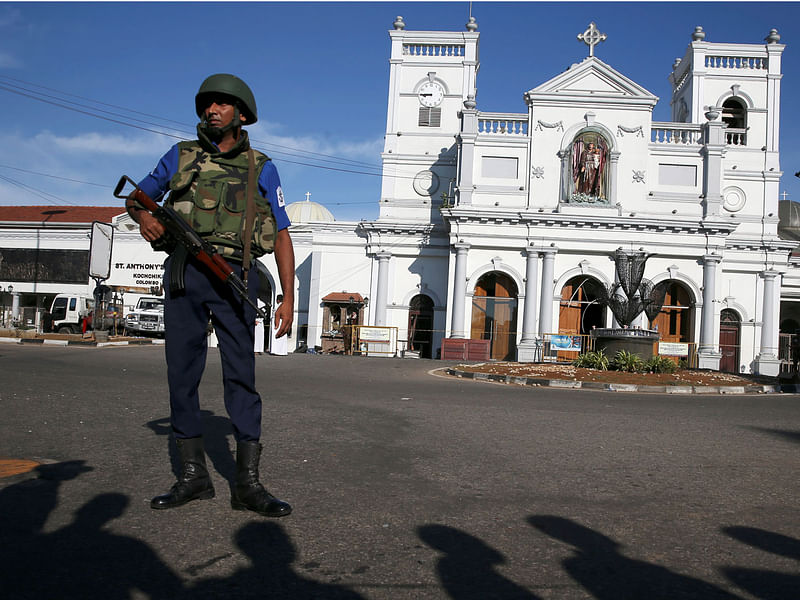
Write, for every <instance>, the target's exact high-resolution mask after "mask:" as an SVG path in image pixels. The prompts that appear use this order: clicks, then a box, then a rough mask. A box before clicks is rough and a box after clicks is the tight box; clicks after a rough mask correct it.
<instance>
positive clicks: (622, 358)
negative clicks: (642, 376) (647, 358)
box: [611, 350, 645, 373]
mask: <svg viewBox="0 0 800 600" xmlns="http://www.w3.org/2000/svg"><path fill="white" fill-rule="evenodd" d="M611 366H612V368H613V369H614V370H615V371H625V372H627V373H641V372H642V371H644V369H645V363H644V361H643V360H642V359H641V357H640V356H639V355H638V354H633V353H631V352H628V351H627V350H620V351H619V352H617V353H616V354H615V355H614V361H613V362H612V363H611Z"/></svg>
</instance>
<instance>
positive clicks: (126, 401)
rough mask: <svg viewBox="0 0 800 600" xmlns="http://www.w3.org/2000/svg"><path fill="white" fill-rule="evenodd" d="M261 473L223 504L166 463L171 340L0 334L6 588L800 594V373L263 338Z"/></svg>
mask: <svg viewBox="0 0 800 600" xmlns="http://www.w3.org/2000/svg"><path fill="white" fill-rule="evenodd" d="M257 361H258V385H259V390H260V391H261V393H262V396H263V397H264V399H265V410H264V436H263V439H262V441H263V442H264V444H265V446H266V448H265V451H264V455H263V458H262V469H261V471H262V480H263V481H264V482H265V483H266V484H267V486H268V487H269V488H270V490H271V491H273V492H274V493H275V494H276V495H277V496H279V497H281V498H284V499H286V500H288V501H289V502H291V503H292V505H293V506H294V513H293V514H292V515H291V516H289V517H287V518H284V519H280V520H270V519H266V518H262V517H259V516H258V515H255V514H252V513H243V512H235V511H232V510H231V508H230V504H229V487H228V486H229V484H228V482H229V481H230V480H231V479H232V477H233V471H234V462H233V458H232V455H231V453H230V451H229V449H230V448H231V447H232V445H233V442H232V437H231V435H230V426H229V423H228V421H227V418H226V415H225V409H224V406H223V403H222V399H221V390H222V388H221V373H220V366H219V356H218V354H217V351H216V350H211V351H210V352H209V360H208V367H207V369H206V373H205V377H204V381H203V384H202V386H201V397H202V399H203V407H204V409H205V410H206V411H207V412H206V425H207V435H206V444H207V452H208V455H209V459H210V465H211V468H212V477H213V479H214V483H215V486H216V489H217V497H216V498H215V499H213V500H209V501H198V502H193V503H191V504H188V505H186V506H184V507H182V508H179V509H174V510H167V511H153V510H151V509H150V507H149V500H150V498H151V497H152V496H154V495H156V494H159V493H162V492H165V491H166V490H167V489H168V488H169V487H170V485H171V484H172V481H173V474H172V469H173V468H174V465H172V464H171V462H170V452H171V451H172V452H173V453H172V456H173V457H174V450H173V448H172V444H171V443H170V438H169V435H168V425H167V416H168V410H167V389H166V382H165V366H164V362H163V349H162V348H161V347H158V346H140V347H133V346H132V347H106V348H91V347H89V348H82V347H49V346H36V345H14V346H11V345H2V346H0V458H27V459H35V460H38V461H40V462H43V463H44V464H43V465H42V466H40V467H39V468H38V469H37V471H35V472H32V473H30V474H28V475H18V476H15V477H11V478H5V479H0V573H1V574H2V575H0V590H2V591H0V595H2V597H3V598H4V599H9V600H12V599H14V600H16V599H17V598H37V599H50V598H54V599H72V598H82V599H87V598H88V599H92V598H103V599H109V598H110V599H114V598H147V597H151V598H179V597H191V598H237V599H238V598H259V599H261V598H264V599H272V598H280V599H287V600H288V599H292V600H295V599H310V598H319V599H326V598H346V599H350V598H354V599H357V598H364V599H366V598H374V599H384V598H386V599H403V598H450V599H453V600H462V599H475V600H484V599H488V598H501V599H534V598H549V599H562V598H563V599H573V598H601V599H609V600H611V599H614V600H619V599H625V598H631V599H647V600H650V599H664V600H667V599H669V600H676V599H681V598H698V599H703V600H707V599H717V598H725V599H727V598H749V599H753V598H762V599H767V598H769V599H775V598H785V599H796V598H798V597H800V575H798V573H799V572H800V568H799V567H800V511H798V508H799V507H798V502H799V499H798V490H800V484H799V483H798V475H800V460H799V459H798V451H799V450H800V396H796V395H764V396H698V397H684V396H674V395H671V396H666V395H663V396H662V395H653V394H644V395H638V394H630V393H620V392H617V393H612V392H595V391H586V390H559V389H547V388H522V387H511V386H504V385H497V384H487V383H480V382H475V381H466V380H459V379H452V378H446V377H437V376H435V375H432V374H431V373H430V371H431V370H432V369H435V368H439V367H442V366H444V365H445V364H447V363H443V362H442V361H425V360H398V359H379V358H371V359H370V358H352V357H338V356H319V355H290V356H288V357H269V356H263V357H257Z"/></svg>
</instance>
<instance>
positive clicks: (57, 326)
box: [48, 294, 94, 333]
mask: <svg viewBox="0 0 800 600" xmlns="http://www.w3.org/2000/svg"><path fill="white" fill-rule="evenodd" d="M93 308H94V299H93V298H91V297H90V296H78V295H72V294H58V295H57V296H56V297H55V298H53V304H52V305H51V306H50V316H49V319H48V320H49V322H50V323H51V326H50V329H51V330H52V331H55V332H56V333H82V332H83V331H86V330H87V329H91V323H92V309H93Z"/></svg>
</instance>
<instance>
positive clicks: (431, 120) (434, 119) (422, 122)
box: [419, 106, 442, 127]
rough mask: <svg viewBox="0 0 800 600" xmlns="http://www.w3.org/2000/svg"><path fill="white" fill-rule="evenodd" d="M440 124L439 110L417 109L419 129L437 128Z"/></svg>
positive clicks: (422, 107)
mask: <svg viewBox="0 0 800 600" xmlns="http://www.w3.org/2000/svg"><path fill="white" fill-rule="evenodd" d="M441 124H442V109H441V108H426V107H424V106H420V107H419V126H420V127H439V126H440V125H441Z"/></svg>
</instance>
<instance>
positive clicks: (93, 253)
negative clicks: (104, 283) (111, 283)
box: [89, 221, 114, 279]
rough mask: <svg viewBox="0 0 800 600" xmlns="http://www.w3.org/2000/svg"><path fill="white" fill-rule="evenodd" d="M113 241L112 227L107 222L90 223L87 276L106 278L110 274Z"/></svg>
mask: <svg viewBox="0 0 800 600" xmlns="http://www.w3.org/2000/svg"><path fill="white" fill-rule="evenodd" d="M113 243H114V228H113V227H112V226H111V225H110V224H108V223H101V222H100V221H95V222H94V223H92V239H91V242H90V243H89V277H95V278H97V279H108V277H109V275H111V248H112V246H113Z"/></svg>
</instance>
